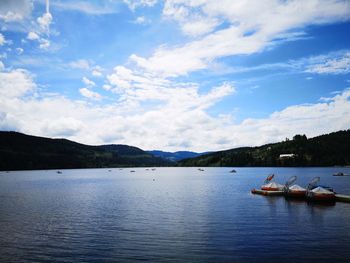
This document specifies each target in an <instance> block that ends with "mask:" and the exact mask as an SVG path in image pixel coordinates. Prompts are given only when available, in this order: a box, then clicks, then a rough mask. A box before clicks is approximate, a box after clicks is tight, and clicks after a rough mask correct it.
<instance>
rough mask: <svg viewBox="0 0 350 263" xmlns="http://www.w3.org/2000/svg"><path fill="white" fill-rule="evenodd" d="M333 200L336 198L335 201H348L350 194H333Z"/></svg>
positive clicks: (349, 201)
mask: <svg viewBox="0 0 350 263" xmlns="http://www.w3.org/2000/svg"><path fill="white" fill-rule="evenodd" d="M335 200H336V201H337V202H344V203H350V195H340V194H336V195H335Z"/></svg>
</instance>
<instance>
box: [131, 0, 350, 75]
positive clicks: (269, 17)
mask: <svg viewBox="0 0 350 263" xmlns="http://www.w3.org/2000/svg"><path fill="white" fill-rule="evenodd" d="M169 10H170V11H169ZM163 13H164V15H166V16H169V14H172V17H173V19H175V21H177V22H178V23H179V26H180V27H181V28H182V30H183V31H184V32H185V33H189V32H190V31H188V30H186V28H188V27H191V26H192V24H193V21H192V20H193V19H192V17H196V16H199V17H201V16H203V15H205V17H206V18H208V19H217V21H219V22H217V23H218V24H220V22H221V23H224V22H225V23H226V24H227V25H226V26H225V27H224V28H223V29H222V28H218V29H215V30H214V28H216V26H215V23H216V22H213V25H212V26H208V27H207V28H208V30H202V31H203V33H206V34H204V35H203V37H201V38H196V39H195V40H193V41H190V42H188V43H186V44H184V45H182V46H176V47H164V46H162V47H159V48H158V49H156V50H155V52H154V53H153V55H152V56H150V57H148V58H144V57H140V56H138V55H137V54H133V55H132V56H130V60H131V61H134V62H135V63H136V64H137V65H138V66H139V67H141V68H143V69H145V70H146V71H150V72H158V74H162V75H164V76H179V75H186V74H189V73H190V72H193V71H197V70H202V69H206V68H208V66H209V65H210V64H211V63H212V62H213V61H215V60H216V59H218V58H222V57H227V56H233V55H242V54H253V53H257V52H260V51H262V50H263V49H264V48H267V47H269V46H270V45H271V44H272V43H275V42H276V39H278V41H283V40H284V39H287V38H288V36H290V33H289V34H288V32H289V31H290V30H292V29H297V28H299V27H303V26H305V25H312V24H322V23H329V22H334V21H343V20H346V19H349V14H350V6H349V5H348V3H347V2H346V1H333V0H327V1H319V0H311V1H307V2H304V1H290V2H281V1H267V2H266V1H265V2H263V1H261V2H256V3H255V4H254V5H251V3H250V1H240V2H239V3H238V2H236V3H233V2H232V1H226V2H218V1H211V0H207V1H199V2H196V1H167V2H166V4H165V7H164V10H163ZM199 20H200V21H205V20H202V19H199ZM271 21H273V22H271ZM193 31H194V32H199V31H196V30H193ZM195 36H198V34H197V33H196V35H195ZM283 36H285V38H284V37H283ZM298 37H300V35H298Z"/></svg>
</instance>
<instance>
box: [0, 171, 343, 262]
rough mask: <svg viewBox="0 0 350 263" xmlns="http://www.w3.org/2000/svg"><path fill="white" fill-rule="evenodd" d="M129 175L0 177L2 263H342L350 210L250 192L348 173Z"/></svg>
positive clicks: (334, 180)
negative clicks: (267, 182)
mask: <svg viewBox="0 0 350 263" xmlns="http://www.w3.org/2000/svg"><path fill="white" fill-rule="evenodd" d="M130 170H131V169H123V170H119V169H111V171H109V170H108V169H82V170H63V173H62V174H57V173H56V172H55V171H19V172H9V173H4V172H1V173H0V262H113V261H114V262H116V261H117V262H125V261H137V260H144V261H151V262H164V261H170V262H172V261H173V262H281V260H283V262H297V261H299V262H307V261H310V260H313V259H318V260H319V262H326V261H330V260H331V261H332V262H350V249H349V245H350V204H345V203H336V204H335V205H333V206H325V205H315V204H308V203H306V202H303V201H287V200H285V199H284V198H283V197H263V196H258V195H256V196H255V195H252V194H250V189H251V188H254V187H260V185H261V183H262V182H263V180H264V179H265V177H266V176H267V175H268V174H269V173H275V174H277V175H276V181H277V182H280V183H284V182H285V180H286V179H287V178H289V177H290V176H292V175H297V176H298V178H299V180H298V183H299V184H300V185H305V184H307V182H308V181H309V180H310V179H311V178H312V177H314V176H320V177H321V182H322V183H323V184H327V185H331V186H333V187H334V189H335V190H336V191H337V192H339V193H344V194H349V195H350V176H348V177H333V176H331V175H332V174H333V173H334V172H339V171H343V172H344V173H350V169H349V168H236V170H237V174H231V173H229V171H230V170H231V169H230V168H205V171H203V172H200V171H198V170H197V168H157V169H156V170H155V171H151V170H148V171H147V170H145V168H135V169H132V170H135V173H131V172H130Z"/></svg>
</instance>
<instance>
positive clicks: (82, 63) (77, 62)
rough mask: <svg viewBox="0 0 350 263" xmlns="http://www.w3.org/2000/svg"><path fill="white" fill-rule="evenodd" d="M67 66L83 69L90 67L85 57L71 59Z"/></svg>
mask: <svg viewBox="0 0 350 263" xmlns="http://www.w3.org/2000/svg"><path fill="white" fill-rule="evenodd" d="M69 66H70V67H71V68H77V69H85V70H88V69H90V63H89V61H87V60H86V59H78V60H75V61H72V62H70V63H69Z"/></svg>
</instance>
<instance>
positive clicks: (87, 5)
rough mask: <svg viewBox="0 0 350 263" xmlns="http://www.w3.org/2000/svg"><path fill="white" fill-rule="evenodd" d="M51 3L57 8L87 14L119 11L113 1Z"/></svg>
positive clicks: (104, 13)
mask: <svg viewBox="0 0 350 263" xmlns="http://www.w3.org/2000/svg"><path fill="white" fill-rule="evenodd" d="M51 5H52V6H53V7H55V8H57V9H61V10H67V11H77V12H82V13H85V14H87V15H106V14H113V13H117V12H118V11H119V8H118V5H117V4H116V3H115V2H114V1H99V2H98V4H97V3H92V2H88V1H54V2H53V3H52V4H51Z"/></svg>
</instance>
